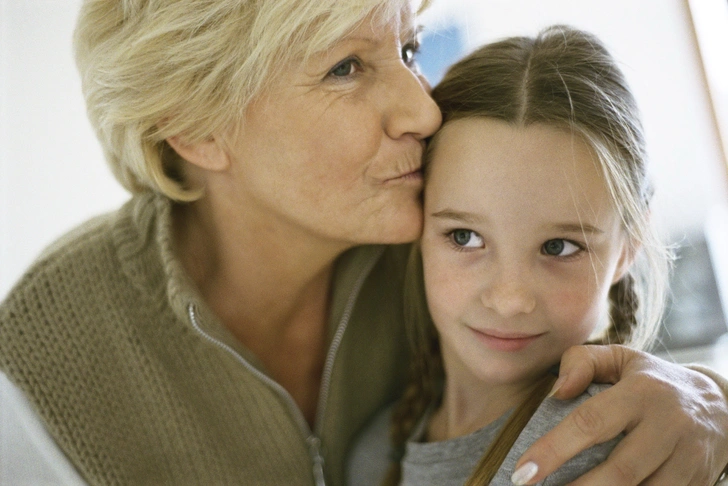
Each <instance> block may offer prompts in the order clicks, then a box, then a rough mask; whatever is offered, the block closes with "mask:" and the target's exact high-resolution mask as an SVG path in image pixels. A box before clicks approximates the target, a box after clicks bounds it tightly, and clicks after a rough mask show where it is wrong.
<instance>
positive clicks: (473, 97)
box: [385, 26, 671, 484]
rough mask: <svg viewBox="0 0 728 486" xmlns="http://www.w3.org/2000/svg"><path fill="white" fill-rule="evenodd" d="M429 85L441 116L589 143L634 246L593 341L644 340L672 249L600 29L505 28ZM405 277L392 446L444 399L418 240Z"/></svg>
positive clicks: (656, 319)
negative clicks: (542, 128) (404, 370)
mask: <svg viewBox="0 0 728 486" xmlns="http://www.w3.org/2000/svg"><path fill="white" fill-rule="evenodd" d="M432 95H433V98H434V99H435V101H437V103H438V105H439V106H440V109H441V110H442V112H443V123H447V122H449V121H452V120H457V119H463V118H473V117H488V118H493V119H498V120H501V121H504V122H507V123H510V124H512V125H514V126H518V127H525V126H529V125H532V124H545V125H549V126H552V127H556V128H561V129H564V130H567V131H569V132H570V133H573V134H574V135H576V136H579V137H581V138H582V139H583V140H584V141H585V142H586V143H587V145H589V146H590V147H591V148H592V150H593V151H594V153H595V154H596V155H597V158H598V160H599V162H600V166H601V172H602V174H603V176H604V180H605V182H606V185H607V188H608V190H609V192H610V195H611V198H612V203H613V205H614V207H615V208H616V210H617V211H618V212H619V214H620V217H621V220H622V227H623V229H624V231H625V234H626V235H627V237H628V241H629V244H630V245H632V248H631V250H632V251H633V252H634V254H635V255H636V259H635V263H634V264H633V265H632V266H631V267H630V269H629V270H628V272H627V273H626V274H625V276H624V277H623V278H621V279H620V280H619V281H618V282H617V283H615V284H614V285H613V286H612V287H611V288H610V291H609V301H610V315H609V317H610V322H609V326H608V328H607V330H606V331H605V333H604V335H603V336H602V337H601V338H599V339H598V340H597V341H596V342H598V343H610V344H626V345H629V346H631V347H635V348H645V347H647V346H648V345H649V344H650V343H651V342H652V340H653V339H654V336H655V334H656V331H657V328H658V326H659V323H660V321H661V317H662V311H663V305H664V299H665V294H666V292H667V284H668V275H669V264H670V260H671V255H670V252H669V251H668V249H667V248H666V247H665V246H664V245H662V244H661V243H660V240H659V238H658V236H657V233H656V231H655V229H654V227H653V226H652V224H651V223H650V217H649V204H650V199H651V197H652V186H651V184H650V180H649V177H648V173H647V167H646V152H645V142H644V137H643V134H642V125H641V122H640V118H639V112H638V110H637V105H636V102H635V100H634V97H633V95H632V93H631V91H630V90H629V87H628V86H627V83H626V81H625V79H624V76H623V74H622V72H621V70H620V69H619V68H618V66H617V64H616V62H615V61H614V59H613V58H612V56H611V55H610V54H609V52H608V51H607V50H606V48H605V47H604V46H603V45H602V43H601V42H600V41H599V39H597V38H596V37H594V36H593V35H591V34H588V33H586V32H583V31H579V30H576V29H573V28H570V27H567V26H552V27H549V28H547V29H544V30H543V31H541V32H540V33H539V35H538V36H537V37H536V38H529V37H512V38H508V39H505V40H503V41H499V42H495V43H492V44H488V45H486V46H483V47H481V48H480V49H478V50H476V51H474V52H473V53H472V54H470V55H469V56H467V57H465V58H464V59H462V60H461V61H459V62H457V63H456V64H455V65H453V66H452V67H451V68H450V70H449V71H448V73H447V74H446V75H445V77H444V79H443V80H442V81H441V82H440V84H438V86H436V87H435V89H434V90H433V93H432ZM437 138H438V135H437V134H435V135H434V137H433V139H432V140H431V141H430V143H429V146H428V153H427V157H428V158H429V157H430V156H431V154H432V151H433V148H434V147H435V146H436V145H437ZM405 285H406V289H405V300H406V303H405V309H406V316H405V320H406V324H407V328H408V334H409V336H410V341H411V344H412V351H413V360H412V370H411V380H410V384H409V386H408V388H407V390H406V391H405V393H404V395H403V398H402V399H401V400H400V402H399V404H398V406H397V407H396V408H395V411H394V416H393V427H392V439H393V442H394V446H395V450H396V451H398V453H399V454H401V453H402V451H403V446H404V443H405V441H406V440H407V438H408V437H409V435H410V434H411V431H412V427H414V425H415V424H416V423H417V422H418V421H419V420H420V419H421V417H422V416H423V414H424V413H425V411H426V409H427V407H428V406H430V405H431V404H433V403H434V404H435V405H437V404H438V403H439V401H440V400H441V399H442V393H443V383H444V380H445V373H444V369H443V365H442V357H441V356H440V350H439V339H438V335H437V330H436V328H435V326H434V324H433V322H432V319H431V317H430V315H429V312H428V311H427V306H426V302H425V293H424V286H423V274H422V256H421V252H420V250H419V248H418V247H417V246H414V247H413V250H412V254H411V256H410V262H409V267H408V274H407V276H406V284H405ZM553 379H554V378H553V377H544V379H543V381H542V382H541V383H539V384H538V385H537V386H535V387H534V390H533V392H532V394H531V396H530V397H529V398H528V399H527V400H526V401H525V402H524V403H523V404H521V406H520V407H518V409H517V410H516V412H514V413H513V416H512V420H509V422H508V423H507V424H506V426H504V427H503V429H502V431H501V432H500V434H499V437H498V438H497V439H496V440H495V441H494V443H493V444H492V446H491V448H490V449H489V450H488V451H487V452H486V454H485V456H484V457H483V460H482V461H481V463H480V464H479V466H478V467H477V468H476V472H475V473H474V474H473V476H471V481H470V482H469V483H468V484H487V481H489V479H488V478H492V476H493V474H495V472H496V471H497V469H498V467H499V466H500V464H501V462H502V460H503V458H505V455H506V454H507V452H508V450H509V449H510V447H511V445H512V444H513V442H514V441H515V439H516V438H517V436H518V434H519V433H520V431H521V430H522V429H523V427H525V425H526V423H527V422H528V420H530V417H531V415H532V413H533V411H535V409H536V408H537V407H538V404H539V403H540V402H541V401H542V400H543V398H544V397H545V396H546V394H547V393H548V390H549V384H551V383H553ZM395 455H397V454H395ZM395 459H397V458H395ZM399 475H400V469H399V465H398V463H397V461H394V462H393V465H392V469H391V470H390V473H389V478H388V480H387V481H386V482H385V484H397V482H398V481H399ZM483 481H486V482H483Z"/></svg>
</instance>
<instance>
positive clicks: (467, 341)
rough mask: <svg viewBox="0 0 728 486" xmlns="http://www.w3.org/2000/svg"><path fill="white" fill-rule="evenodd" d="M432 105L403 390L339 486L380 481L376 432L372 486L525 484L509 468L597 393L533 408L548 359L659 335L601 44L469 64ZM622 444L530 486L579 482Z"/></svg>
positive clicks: (583, 38) (450, 77) (653, 245)
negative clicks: (381, 454)
mask: <svg viewBox="0 0 728 486" xmlns="http://www.w3.org/2000/svg"><path fill="white" fill-rule="evenodd" d="M433 96H434V98H435V100H436V101H437V102H438V104H439V106H440V108H441V109H442V112H443V116H444V125H443V128H442V129H441V130H440V131H439V132H438V133H437V134H436V135H435V136H434V137H433V139H432V140H431V143H430V144H429V147H428V154H427V166H426V181H427V182H426V189H425V227H424V233H423V236H422V240H421V244H420V249H416V250H415V251H414V252H413V254H412V256H411V257H412V259H411V261H410V272H409V276H408V278H409V283H408V290H407V292H408V296H407V299H408V306H409V309H410V311H411V312H410V315H409V316H408V321H409V327H410V329H409V331H410V337H411V341H412V344H413V352H414V355H413V360H412V371H413V373H412V380H411V383H410V384H409V386H408V388H407V390H406V392H405V393H404V396H403V398H402V399H401V401H400V403H398V404H397V405H396V407H395V408H394V411H393V412H392V411H388V412H387V413H385V414H383V415H382V416H381V417H380V418H378V419H377V420H376V421H375V423H374V424H373V425H372V426H371V428H370V429H369V430H368V431H367V432H366V433H365V435H364V437H363V438H362V439H361V440H360V442H359V445H358V447H357V449H356V450H355V451H354V454H353V460H352V462H351V470H350V477H351V480H352V483H353V484H371V483H372V481H374V482H378V479H375V478H377V476H380V475H381V472H377V471H381V469H382V468H381V467H380V468H377V466H376V461H375V460H374V461H372V455H373V454H375V453H376V451H377V450H380V449H386V447H385V446H384V444H383V443H384V441H385V440H386V438H385V437H386V435H387V432H386V431H385V429H386V428H387V427H386V426H384V424H385V423H387V422H388V421H389V420H390V417H391V420H392V429H391V438H392V441H393V449H392V452H391V454H390V459H391V467H390V470H389V472H388V475H387V479H386V481H385V484H400V483H401V484H407V485H425V484H433V485H435V484H437V485H462V484H495V485H501V484H503V485H506V484H512V483H511V481H512V482H513V483H516V484H526V483H527V482H529V481H531V480H532V479H535V477H536V476H537V474H538V472H537V470H535V465H533V464H526V465H524V466H523V467H521V468H519V470H518V471H516V470H515V466H516V461H517V459H518V458H519V457H520V455H521V454H522V453H523V452H525V450H526V449H527V448H528V446H529V445H530V444H532V443H533V442H534V441H535V440H536V439H537V438H539V437H540V436H542V435H543V434H544V433H546V432H547V431H548V430H549V429H551V428H552V427H553V426H554V425H556V423H558V422H559V421H560V420H561V419H563V418H564V417H565V416H566V415H567V414H568V413H569V412H570V411H571V410H573V408H574V407H575V406H576V405H578V404H579V403H582V402H583V401H584V400H586V399H588V398H589V396H591V395H593V394H595V393H597V392H600V391H602V390H604V389H605V388H606V387H605V386H596V385H592V386H591V387H590V388H589V389H588V391H587V392H586V393H585V394H584V395H583V396H582V397H580V398H579V399H576V400H573V401H569V402H562V401H558V400H552V399H545V397H546V396H547V394H548V392H549V390H551V389H552V387H553V385H554V381H555V376H554V373H553V368H554V367H557V366H558V363H559V360H560V358H561V355H562V354H563V352H564V351H565V350H566V349H567V348H569V347H570V346H573V345H577V344H583V343H585V342H589V341H591V342H597V343H623V344H627V345H630V346H634V347H640V348H642V347H645V346H646V345H647V344H649V342H650V340H651V338H652V336H653V334H654V331H655V329H656V327H657V325H658V323H659V320H660V316H661V311H662V301H663V295H664V291H665V287H666V280H667V269H668V261H669V258H668V257H669V255H668V252H667V251H666V250H665V249H664V247H662V246H661V245H660V244H659V242H658V240H657V238H656V236H655V233H654V231H653V229H652V228H651V227H650V224H649V199H650V196H651V188H650V184H649V182H648V180H647V175H646V170H645V151H644V141H643V137H642V129H641V126H640V122H639V119H638V114H637V108H636V105H635V102H634V99H633V96H632V94H631V93H630V91H629V89H628V87H627V85H626V83H625V80H624V78H623V75H622V73H621V72H620V70H619V69H618V67H617V66H616V64H615V62H614V60H613V59H612V57H611V56H610V55H609V53H608V52H607V51H606V50H605V48H604V47H603V45H602V44H601V43H600V42H599V41H598V39H596V38H595V37H593V36H592V35H590V34H587V33H585V32H581V31H578V30H574V29H572V28H569V27H563V26H555V27H551V28H548V29H546V30H544V31H542V32H541V33H540V34H539V35H538V37H536V38H535V39H532V38H524V37H518V38H510V39H507V40H504V41H501V42H497V43H494V44H490V45H487V46H485V47H483V48H481V49H479V50H477V51H476V52H474V53H473V54H471V55H470V56H468V57H467V58H465V59H463V60H462V61H460V62H458V63H457V64H455V65H454V66H453V67H452V68H451V69H450V71H449V72H448V74H447V75H446V76H445V78H444V80H443V81H442V82H441V83H440V84H439V85H438V86H437V87H436V88H435V90H434V91H433ZM420 251H421V253H420ZM423 282H424V288H423V286H422V283H423ZM425 295H426V298H427V304H425V303H424V301H425ZM428 308H429V309H428ZM550 371H551V372H550ZM605 393H609V392H608V391H605ZM544 399H545V400H544ZM619 439H620V438H619V437H617V438H614V439H612V440H610V441H608V442H606V443H603V444H598V445H595V446H594V447H592V448H591V449H589V450H587V451H585V452H583V453H582V454H579V455H578V456H576V457H575V458H573V459H572V460H570V461H569V462H567V463H566V464H565V465H564V466H563V467H562V468H560V469H559V470H557V471H556V472H554V473H553V474H551V475H549V476H548V477H547V478H545V479H543V480H542V482H540V483H539V484H547V485H556V484H565V483H567V482H569V481H572V480H574V479H576V478H577V477H579V476H581V475H583V474H585V473H586V472H587V471H589V470H590V469H592V468H593V467H595V466H596V465H598V464H599V463H601V462H602V461H604V459H606V457H607V455H609V453H610V452H611V450H612V449H613V448H614V447H615V445H616V444H617V442H618V441H619Z"/></svg>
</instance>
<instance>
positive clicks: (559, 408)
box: [347, 385, 622, 486]
mask: <svg viewBox="0 0 728 486" xmlns="http://www.w3.org/2000/svg"><path fill="white" fill-rule="evenodd" d="M606 388H608V385H591V386H590V387H589V388H588V389H587V391H586V392H585V393H583V394H582V395H581V396H579V397H577V398H575V399H573V400H567V401H562V400H556V399H546V400H544V401H543V403H542V404H541V405H540V406H539V408H538V409H537V410H536V413H534V415H533V417H531V420H530V421H529V422H528V424H527V425H526V427H525V428H524V429H523V431H522V432H521V435H520V436H519V437H518V439H517V440H516V442H515V444H514V445H513V448H512V449H511V451H510V452H509V453H508V456H506V459H505V460H504V461H503V464H502V465H501V467H500V469H499V470H498V473H497V474H496V475H495V478H494V479H493V481H492V482H491V485H495V486H501V485H502V486H511V485H512V483H511V480H510V478H511V475H512V474H513V471H514V470H515V465H516V461H517V460H518V459H519V458H520V456H521V455H522V454H523V453H524V452H525V451H526V449H528V447H529V446H530V445H531V444H533V443H534V442H535V441H536V439H538V438H539V437H541V436H543V435H544V434H545V433H546V432H548V431H549V430H551V429H552V428H553V427H554V426H555V425H556V424H557V423H559V422H560V421H561V420H562V419H563V418H564V417H566V415H568V414H569V412H571V411H572V410H573V409H574V408H576V407H577V406H578V405H579V404H581V403H583V402H584V401H586V400H587V399H588V398H589V397H591V396H593V395H596V394H597V393H599V392H600V391H603V390H605V389H606ZM391 413H392V407H390V408H388V409H386V410H385V411H383V412H382V413H380V414H379V415H378V416H377V417H376V418H375V419H374V420H373V421H372V422H371V424H370V425H369V426H368V427H367V428H366V429H365V430H364V432H363V433H362V435H361V436H360V437H359V439H358V440H357V442H356V444H355V446H354V449H353V451H352V454H351V456H350V458H349V464H348V471H347V475H348V484H349V486H374V485H379V484H381V482H382V479H383V478H384V474H385V473H386V471H387V468H388V467H389V456H390V445H389V426H390V419H391ZM506 419H507V415H506V416H503V417H500V418H499V419H498V420H496V421H495V422H493V423H491V424H489V425H487V426H486V427H484V428H482V429H480V430H478V431H476V432H473V433H472V434H470V435H466V436H463V437H457V438H455V439H451V440H447V441H442V442H429V443H426V442H420V441H419V440H420V439H421V438H422V436H423V434H424V426H421V427H418V428H417V430H415V432H414V434H413V436H412V438H411V439H410V441H409V442H408V443H407V446H406V451H405V456H404V459H403V460H402V482H401V484H402V485H405V486H414V485H417V486H426V485H433V486H434V485H437V486H461V485H463V484H465V481H466V480H467V479H468V477H470V474H471V472H472V471H473V469H474V468H475V466H476V465H477V463H478V462H479V461H480V458H481V457H482V456H483V454H484V453H485V450H486V449H487V448H488V446H489V445H490V443H491V442H492V441H493V440H494V439H495V437H496V435H497V434H498V431H499V430H500V428H501V427H502V426H503V424H504V423H505V421H506ZM621 438H622V436H621V435H620V436H618V437H617V438H615V439H613V440H611V441H609V442H605V443H603V444H598V445H596V446H593V447H591V448H589V449H587V450H585V451H583V452H582V453H580V454H578V455H577V456H575V457H574V458H572V459H571V460H569V461H568V462H566V464H564V465H563V466H562V467H561V468H559V469H558V470H557V471H555V472H554V473H553V474H551V475H550V476H548V477H547V478H546V479H545V480H543V481H542V482H540V483H538V484H539V485H543V486H554V485H562V484H566V483H569V482H571V481H573V480H575V479H576V478H578V477H579V476H581V475H583V474H584V473H585V472H587V471H589V470H590V469H592V468H594V467H595V466H596V465H598V464H600V463H601V462H603V461H604V460H605V459H606V458H607V456H608V455H609V453H610V452H611V451H612V449H614V447H615V446H616V445H617V443H618V442H619V440H620V439H621Z"/></svg>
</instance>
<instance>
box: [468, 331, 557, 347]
mask: <svg viewBox="0 0 728 486" xmlns="http://www.w3.org/2000/svg"><path fill="white" fill-rule="evenodd" d="M471 330H472V331H473V333H475V336H476V338H477V339H478V340H479V341H480V342H481V343H483V344H484V345H485V346H486V347H487V348H490V349H493V350H495V351H509V352H513V351H520V350H522V349H524V348H526V347H527V346H528V345H529V344H531V343H532V342H534V341H535V340H536V339H538V338H539V337H541V336H543V335H544V334H545V333H541V334H520V333H514V334H510V333H500V332H495V331H478V330H476V329H473V328H471Z"/></svg>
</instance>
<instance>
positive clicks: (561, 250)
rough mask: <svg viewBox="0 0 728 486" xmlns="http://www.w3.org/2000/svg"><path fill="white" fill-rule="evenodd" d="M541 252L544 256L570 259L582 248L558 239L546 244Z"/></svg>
mask: <svg viewBox="0 0 728 486" xmlns="http://www.w3.org/2000/svg"><path fill="white" fill-rule="evenodd" d="M541 251H542V252H543V254H544V255H549V256H560V257H568V256H572V255H574V254H576V253H577V252H579V251H581V248H580V247H579V246H578V245H576V244H574V243H572V242H570V241H568V240H563V239H561V238H558V239H555V240H549V241H547V242H546V243H544V244H543V246H542V247H541Z"/></svg>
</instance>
